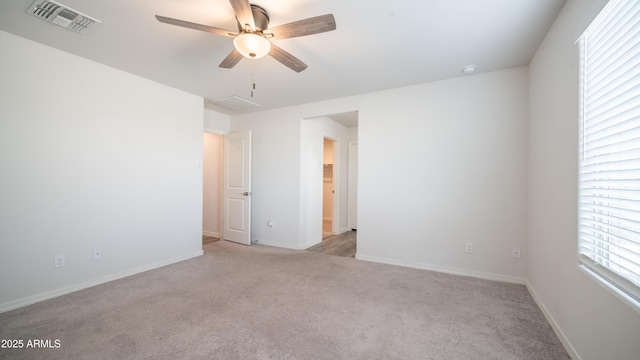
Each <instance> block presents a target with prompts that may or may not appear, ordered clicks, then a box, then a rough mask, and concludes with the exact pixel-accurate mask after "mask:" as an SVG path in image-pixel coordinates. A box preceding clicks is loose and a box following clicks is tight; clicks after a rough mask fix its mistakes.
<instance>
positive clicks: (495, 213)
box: [357, 67, 527, 282]
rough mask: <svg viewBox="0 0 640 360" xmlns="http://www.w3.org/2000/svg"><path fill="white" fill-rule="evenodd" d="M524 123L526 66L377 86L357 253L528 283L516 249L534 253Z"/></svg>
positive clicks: (363, 111)
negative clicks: (529, 246) (469, 245)
mask: <svg viewBox="0 0 640 360" xmlns="http://www.w3.org/2000/svg"><path fill="white" fill-rule="evenodd" d="M526 130H527V69H526V68H522V67H521V68H515V69H509V70H503V71H497V72H493V73H487V74H478V75H473V76H469V77H459V78H455V79H450V80H445V81H438V82H433V83H427V84H422V85H417V86H412V87H407V88H400V89H395V90H388V91H383V92H378V93H374V94H370V95H369V96H368V97H367V100H366V104H363V106H361V107H360V111H359V124H358V147H359V159H358V161H359V169H358V180H359V184H358V250H357V251H358V255H357V257H358V258H361V259H367V260H374V261H381V262H389V263H395V264H398V265H407V266H415V267H418V268H427V269H435V270H440V271H446V272H452V273H459V274H465V275H472V276H478V277H484V278H490V279H500V280H504V281H513V282H523V281H524V274H525V259H514V258H512V257H511V254H510V252H511V248H512V247H513V246H520V247H522V248H523V249H524V251H525V252H526V249H525V243H526V200H527V199H526V186H527V182H526V177H527V166H526V160H527V156H526V154H527V133H526ZM465 242H473V243H474V245H475V253H474V254H466V253H465V252H464V248H465Z"/></svg>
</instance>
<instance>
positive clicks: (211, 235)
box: [202, 231, 222, 239]
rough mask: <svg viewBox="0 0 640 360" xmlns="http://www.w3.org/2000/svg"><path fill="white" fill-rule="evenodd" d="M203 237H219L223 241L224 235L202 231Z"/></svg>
mask: <svg viewBox="0 0 640 360" xmlns="http://www.w3.org/2000/svg"><path fill="white" fill-rule="evenodd" d="M202 236H210V237H217V238H221V239H222V234H221V233H219V232H214V231H202Z"/></svg>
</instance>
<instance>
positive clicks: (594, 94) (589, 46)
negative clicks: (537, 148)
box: [578, 0, 640, 303]
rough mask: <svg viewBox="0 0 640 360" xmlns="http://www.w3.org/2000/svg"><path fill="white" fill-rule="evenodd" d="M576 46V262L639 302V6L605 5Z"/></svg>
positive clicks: (628, 3)
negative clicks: (577, 56) (579, 104)
mask: <svg viewBox="0 0 640 360" xmlns="http://www.w3.org/2000/svg"><path fill="white" fill-rule="evenodd" d="M579 44H580V60H581V61H580V68H581V69H580V70H581V71H580V82H581V89H580V90H581V91H580V92H581V94H580V98H581V112H580V118H581V121H580V133H581V134H580V135H581V137H580V168H579V169H580V174H579V198H578V201H579V204H578V210H579V224H578V226H579V242H578V243H579V253H580V262H581V264H582V265H583V266H584V267H586V268H587V269H588V270H590V271H591V272H592V273H594V274H596V275H597V276H598V277H599V278H600V279H602V280H605V281H606V282H607V283H608V284H609V285H612V286H614V287H615V288H616V289H617V290H618V291H621V292H622V293H624V294H625V297H630V298H631V299H633V300H635V301H636V302H638V303H640V2H638V1H618V0H611V1H610V2H609V3H608V4H607V6H606V7H605V8H604V10H603V11H602V12H601V13H600V14H599V15H598V17H596V19H595V20H594V21H593V23H592V24H591V25H590V26H589V28H587V30H586V31H585V33H584V34H583V35H582V37H581V38H580V40H579Z"/></svg>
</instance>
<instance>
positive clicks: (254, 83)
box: [251, 65, 256, 97]
mask: <svg viewBox="0 0 640 360" xmlns="http://www.w3.org/2000/svg"><path fill="white" fill-rule="evenodd" d="M255 72H256V67H255V65H254V66H252V67H251V97H253V92H254V90H255V89H256V74H255Z"/></svg>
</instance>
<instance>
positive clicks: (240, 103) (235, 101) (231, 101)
mask: <svg viewBox="0 0 640 360" xmlns="http://www.w3.org/2000/svg"><path fill="white" fill-rule="evenodd" d="M208 101H209V102H210V103H212V104H214V105H217V106H220V107H221V108H224V109H227V110H233V111H241V110H250V109H255V108H257V107H260V105H258V104H255V103H252V102H251V101H249V100H245V99H243V98H241V97H239V96H235V95H234V96H229V97H225V98H220V99H214V100H208Z"/></svg>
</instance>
